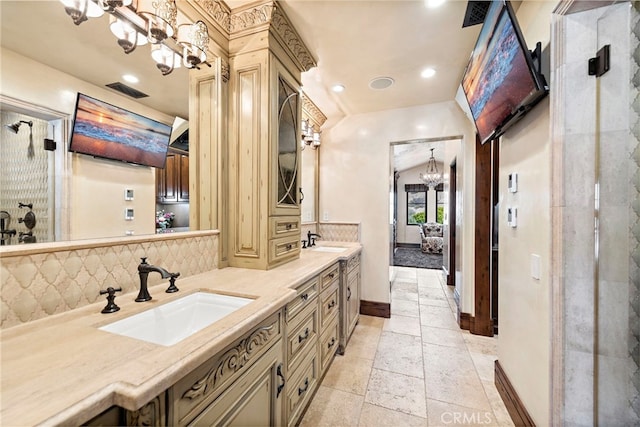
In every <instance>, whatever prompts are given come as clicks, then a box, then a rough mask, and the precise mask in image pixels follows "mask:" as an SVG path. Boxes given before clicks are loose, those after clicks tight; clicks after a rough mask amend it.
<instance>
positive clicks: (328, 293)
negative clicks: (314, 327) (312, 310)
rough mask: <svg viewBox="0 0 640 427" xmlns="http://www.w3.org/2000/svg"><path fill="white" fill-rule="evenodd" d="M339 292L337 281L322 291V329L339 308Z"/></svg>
mask: <svg viewBox="0 0 640 427" xmlns="http://www.w3.org/2000/svg"><path fill="white" fill-rule="evenodd" d="M339 301H340V294H339V287H338V283H337V282H336V283H335V284H334V285H333V286H331V287H330V288H329V289H327V290H325V291H324V292H323V293H322V302H321V308H320V330H321V331H324V330H325V328H326V326H327V325H328V324H329V322H331V320H332V319H333V317H334V316H336V315H337V314H338V311H339V310H340V303H339Z"/></svg>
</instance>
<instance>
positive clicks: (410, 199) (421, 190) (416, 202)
mask: <svg viewBox="0 0 640 427" xmlns="http://www.w3.org/2000/svg"><path fill="white" fill-rule="evenodd" d="M404 187H405V191H406V193H407V224H408V225H412V224H413V225H417V224H422V223H424V222H426V221H427V187H426V185H424V184H406V185H405V186H404Z"/></svg>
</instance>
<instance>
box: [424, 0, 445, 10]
mask: <svg viewBox="0 0 640 427" xmlns="http://www.w3.org/2000/svg"><path fill="white" fill-rule="evenodd" d="M445 1H447V0H424V4H425V6H427V7H428V8H429V9H435V8H436V7H439V6H442V4H443V3H444V2H445Z"/></svg>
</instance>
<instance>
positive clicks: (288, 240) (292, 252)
mask: <svg viewBox="0 0 640 427" xmlns="http://www.w3.org/2000/svg"><path fill="white" fill-rule="evenodd" d="M296 255H300V236H299V235H295V236H290V237H282V238H280V239H272V240H269V262H270V263H278V262H281V261H284V260H286V259H288V258H291V257H293V256H296Z"/></svg>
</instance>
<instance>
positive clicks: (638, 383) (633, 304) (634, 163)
mask: <svg viewBox="0 0 640 427" xmlns="http://www.w3.org/2000/svg"><path fill="white" fill-rule="evenodd" d="M633 6H634V7H633V9H632V10H631V29H632V33H631V37H630V49H629V52H630V53H631V60H630V61H629V66H630V70H629V75H630V77H631V79H630V85H629V86H630V88H629V94H630V97H629V100H630V103H631V108H630V109H629V113H630V114H629V128H630V129H631V135H630V139H629V140H630V145H631V147H630V152H631V162H630V170H629V176H630V177H631V179H630V180H629V200H630V201H632V203H630V204H629V209H628V210H629V248H630V251H629V336H628V339H629V343H628V359H627V360H628V364H629V372H630V373H631V375H630V376H629V377H628V386H629V407H630V410H631V411H632V412H631V413H630V418H631V419H634V420H636V422H638V423H640V257H639V255H640V204H639V203H638V201H640V1H634V2H633Z"/></svg>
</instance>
